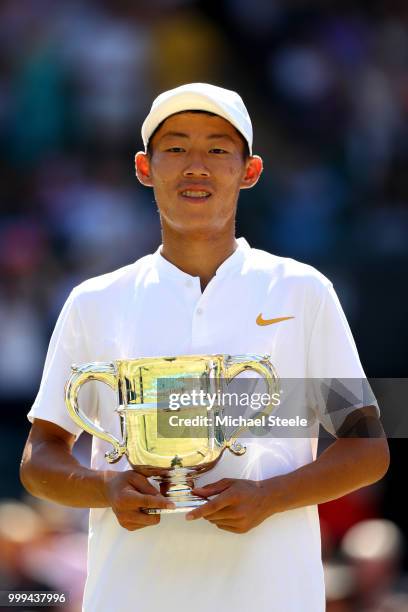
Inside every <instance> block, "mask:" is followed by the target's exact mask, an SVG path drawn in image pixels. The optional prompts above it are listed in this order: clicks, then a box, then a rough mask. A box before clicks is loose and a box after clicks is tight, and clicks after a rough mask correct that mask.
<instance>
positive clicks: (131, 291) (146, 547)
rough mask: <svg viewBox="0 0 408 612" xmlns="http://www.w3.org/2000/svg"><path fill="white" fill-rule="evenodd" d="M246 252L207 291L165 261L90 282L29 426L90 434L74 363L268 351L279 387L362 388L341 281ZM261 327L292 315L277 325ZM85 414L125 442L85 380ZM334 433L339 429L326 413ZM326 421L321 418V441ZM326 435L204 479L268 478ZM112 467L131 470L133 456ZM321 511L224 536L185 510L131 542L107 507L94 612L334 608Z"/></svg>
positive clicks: (109, 409) (99, 449)
mask: <svg viewBox="0 0 408 612" xmlns="http://www.w3.org/2000/svg"><path fill="white" fill-rule="evenodd" d="M238 245H239V246H238V249H237V250H236V251H235V252H234V253H233V254H232V255H231V256H230V257H229V258H228V259H227V260H226V261H225V262H224V263H223V264H222V265H221V266H220V267H219V268H218V270H217V273H216V275H215V277H214V278H213V279H212V280H211V281H210V283H209V284H208V285H207V287H206V288H205V290H204V292H203V293H202V292H201V288H200V279H199V278H198V277H192V276H190V275H188V274H186V273H184V272H182V271H181V270H179V269H178V268H176V267H175V266H174V265H172V264H171V263H170V262H168V261H167V260H166V259H164V258H163V257H162V256H161V254H160V248H159V249H158V250H157V251H156V253H154V254H152V255H148V256H146V257H143V258H141V259H139V260H138V261H136V262H135V263H133V264H131V265H129V266H126V267H124V268H121V269H120V270H117V271H115V272H112V273H110V274H105V275H103V276H100V277H97V278H93V279H90V280H88V281H86V282H84V283H82V284H81V285H79V286H78V287H76V288H75V289H74V290H73V291H72V293H71V295H70V296H69V298H68V300H67V302H66V304H65V306H64V308H63V310H62V312H61V314H60V317H59V319H58V322H57V324H56V327H55V330H54V333H53V336H52V338H51V341H50V346H49V350H48V354H47V359H46V363H45V367H44V373H43V378H42V382H41V386H40V390H39V392H38V395H37V398H36V400H35V402H34V405H33V406H32V408H31V410H30V412H29V414H28V418H29V419H30V420H31V421H32V420H33V419H34V418H40V419H45V420H48V421H52V422H54V423H56V424H57V425H59V426H60V427H63V428H64V429H66V430H67V431H69V432H71V433H73V434H75V435H79V434H80V433H81V430H80V429H79V428H78V427H77V426H76V425H75V424H74V423H73V421H72V420H71V418H70V417H69V415H68V413H67V410H66V407H65V404H64V385H65V382H66V380H67V379H68V377H69V375H70V368H71V364H72V363H78V364H79V363H84V362H88V361H111V360H114V359H129V358H139V357H147V356H160V355H180V354H203V353H205V354H209V353H228V354H231V355H235V354H239V355H242V354H243V353H252V354H254V353H255V354H260V355H263V354H270V355H271V361H272V363H273V365H274V367H275V368H276V370H277V373H278V375H279V376H280V378H306V377H309V378H332V377H343V378H363V377H364V372H363V370H362V367H361V364H360V361H359V358H358V354H357V350H356V347H355V344H354V341H353V338H352V335H351V332H350V329H349V326H348V324H347V321H346V319H345V316H344V314H343V311H342V309H341V306H340V304H339V301H338V299H337V297H336V294H335V292H334V290H333V287H332V285H331V283H330V281H328V280H327V278H325V277H324V276H323V275H322V274H320V273H319V272H317V271H316V270H315V269H314V268H312V267H310V266H307V265H305V264H301V263H299V262H297V261H294V260H292V259H287V258H282V257H277V256H275V255H271V254H269V253H266V252H263V251H259V250H256V249H251V248H250V247H249V245H248V244H247V242H246V241H245V240H244V239H242V238H240V239H239V240H238ZM260 314H261V315H262V318H263V319H272V318H277V317H294V318H292V319H288V320H285V321H282V322H280V323H277V324H273V325H264V326H261V325H258V324H257V323H256V320H257V318H258V315H260ZM80 402H81V406H82V408H83V409H84V410H85V411H86V412H87V413H88V415H89V416H91V418H95V419H97V421H98V422H99V423H100V425H102V427H104V429H106V430H108V431H110V432H111V433H113V434H114V435H116V436H117V437H119V438H120V431H119V420H118V417H117V414H116V413H115V412H114V410H113V408H114V406H115V395H114V393H113V391H111V390H110V389H109V388H108V387H107V386H106V385H103V384H101V383H94V382H92V383H88V384H87V385H86V386H85V387H84V388H83V390H81V394H80ZM317 417H318V419H319V420H320V422H322V423H323V424H324V425H325V426H326V428H327V429H329V430H330V429H331V427H332V426H331V423H330V419H328V418H327V415H325V414H324V413H322V414H317ZM317 429H318V421H316V434H317ZM316 446H317V444H316V439H310V438H291V439H283V438H260V439H256V440H250V441H248V449H247V452H246V454H245V455H243V456H241V457H237V456H234V455H232V454H230V453H228V452H226V453H224V455H223V457H222V459H221V461H219V462H218V464H217V466H216V467H215V468H214V469H213V470H211V471H210V472H207V473H206V474H204V475H203V476H202V477H201V478H200V480H199V482H200V484H205V483H207V482H214V481H216V480H218V479H220V478H223V477H236V478H247V479H255V480H260V479H265V478H270V477H272V476H275V475H279V474H284V473H288V472H290V471H293V470H294V469H296V468H298V467H300V466H302V465H304V464H307V463H310V462H311V461H313V460H314V459H315V456H316ZM106 450H110V447H109V445H107V444H106V443H105V442H102V441H100V440H98V439H96V438H94V440H93V449H92V467H93V468H95V469H106V468H107V467H108V466H107V463H106V461H105V458H104V453H105V451H106ZM109 469H116V470H126V469H129V465H128V463H127V461H126V459H125V458H122V459H121V461H120V462H119V463H117V464H115V465H113V466H110V467H109ZM324 599H325V598H324V583H323V571H322V563H321V551H320V529H319V519H318V513H317V507H316V506H308V507H304V508H299V509H296V510H291V511H288V512H284V513H280V514H276V515H274V516H271V517H269V518H268V519H267V520H265V521H264V522H263V523H262V524H261V525H259V526H258V527H256V528H255V529H252V530H251V531H250V532H248V533H246V534H233V533H230V532H227V531H223V530H220V529H217V528H216V527H215V526H214V525H212V524H210V523H209V522H207V521H205V520H197V521H191V522H187V521H185V517H184V515H183V514H174V515H171V514H169V515H163V516H162V517H161V522H160V524H159V525H158V526H155V527H149V528H146V529H140V530H137V531H135V532H130V531H127V530H126V529H124V528H123V527H121V526H120V525H119V523H118V522H117V520H116V517H115V515H114V514H113V512H112V510H111V509H110V508H106V509H105V508H104V509H92V510H91V512H90V530H89V556H88V578H87V583H86V588H85V596H84V610H86V612H105V611H106V612H111V611H112V610H121V611H122V612H127V611H140V612H147V611H153V612H156V611H157V612H158V611H159V610H166V612H173V611H174V612H176V611H177V612H184V611H186V612H187V611H188V612H190V610H194V611H195V612H204V611H205V612H208V610H211V609H214V607H215V608H217V609H218V608H219V607H221V606H222V605H223V604H227V605H228V607H229V608H231V609H232V610H234V612H239V611H241V610H242V611H245V612H246V611H247V610H248V609H253V608H254V607H255V608H256V609H257V610H258V611H259V612H266V611H268V612H283V611H285V612H322V611H323V610H324V609H325V603H324Z"/></svg>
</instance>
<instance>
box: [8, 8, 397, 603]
mask: <svg viewBox="0 0 408 612" xmlns="http://www.w3.org/2000/svg"><path fill="white" fill-rule="evenodd" d="M0 41H1V47H2V53H1V55H0V127H1V129H0V148H1V154H2V159H3V162H2V164H1V166H0V179H1V180H0V185H1V187H0V189H1V191H2V193H1V207H2V215H1V221H0V274H1V285H0V398H1V399H2V401H3V402H4V406H5V410H4V411H3V415H2V417H3V424H4V425H5V429H4V430H3V434H2V437H1V436H0V442H1V443H2V448H3V452H2V456H1V457H0V468H2V469H3V472H6V473H7V470H8V468H9V466H10V465H11V464H12V463H13V464H14V463H15V462H16V460H17V461H18V459H16V457H17V455H18V453H20V451H21V443H22V442H21V440H22V439H23V438H25V435H26V432H27V428H26V424H25V423H24V425H22V423H23V421H24V418H25V417H24V415H25V414H26V412H27V411H28V408H29V405H30V403H31V402H32V401H33V397H34V395H35V393H36V390H37V387H38V384H39V379H40V376H41V371H42V366H43V362H44V356H45V351H46V347H47V344H48V340H49V336H50V333H51V331H52V328H53V326H54V324H55V320H56V317H57V316H58V313H59V311H60V309H61V307H62V304H63V302H64V301H65V299H66V298H67V296H68V293H69V292H70V290H71V289H72V287H73V286H74V285H75V284H77V283H79V282H81V281H82V280H84V279H85V278H89V277H90V276H94V275H97V274H102V273H104V272H108V271H111V270H113V269H115V268H117V267H120V266H121V265H125V264H128V263H130V262H132V261H134V260H136V259H137V258H138V257H140V256H142V255H144V254H146V253H149V252H152V251H153V250H155V249H156V248H157V246H158V245H159V243H160V228H159V220H158V215H157V210H156V207H155V204H154V200H153V196H152V193H151V192H150V191H149V190H147V189H144V188H142V187H140V186H139V185H138V183H137V181H136V178H135V176H134V168H133V156H134V153H135V152H136V151H137V150H138V149H140V148H141V147H142V142H141V137H140V126H141V123H142V121H143V119H144V117H145V115H146V114H147V112H148V110H149V107H150V103H151V101H152V99H153V98H154V97H155V96H156V95H157V94H158V93H160V92H161V91H163V90H164V89H167V88H170V87H175V86H177V85H179V84H182V83H185V82H192V81H208V82H212V83H214V84H219V85H222V86H225V87H230V88H232V89H235V90H237V91H239V93H240V94H241V95H242V96H243V98H244V100H245V102H246V104H247V106H248V109H249V112H250V115H251V117H252V119H253V123H254V150H255V152H256V153H259V154H260V155H261V156H262V157H263V158H264V163H265V172H264V174H263V177H262V179H261V181H260V183H259V185H258V186H257V187H256V189H254V190H251V191H250V192H248V193H243V194H242V197H241V200H240V205H239V214H238V234H239V235H245V236H246V237H247V239H248V240H249V242H250V244H251V245H252V246H255V247H258V248H264V249H266V250H269V251H271V252H275V253H277V254H280V255H285V256H291V257H295V258H298V259H301V260H302V261H306V262H307V263H310V264H312V265H315V266H317V267H318V268H319V269H320V270H321V271H322V272H324V273H326V274H327V275H328V276H329V278H331V280H333V281H334V284H335V287H336V289H337V291H338V293H339V295H340V298H341V301H342V304H343V307H344V308H345V311H346V314H347V316H348V319H349V321H350V324H351V327H352V330H353V333H354V335H355V338H356V341H357V344H358V347H359V350H360V356H361V358H362V361H363V365H364V366H365V368H366V372H367V374H368V375H370V376H403V375H404V373H405V370H406V365H405V364H406V359H405V357H406V350H405V346H407V342H406V340H408V338H407V331H406V326H405V313H404V309H403V308H401V304H402V303H403V300H404V297H405V298H406V292H407V290H406V283H404V280H403V279H404V277H405V276H406V264H407V259H408V240H407V235H408V206H407V204H408V173H407V171H406V168H407V165H406V164H407V159H408V150H407V149H408V145H407V143H408V138H407V136H408V130H407V125H408V123H407V114H408V71H407V68H408V5H407V4H406V3H404V2H403V1H402V0H401V1H396V2H392V3H389V2H387V1H386V0H373V1H372V2H370V3H366V2H363V1H361V0H360V1H359V0H356V1H354V2H348V1H343V2H337V1H335V0H332V1H331V2H327V1H323V0H321V1H318V0H315V1H313V0H311V1H309V2H306V1H302V0H251V2H247V0H217V1H215V0H209V1H201V2H200V1H194V0H149V1H148V2H147V1H141V2H134V1H133V2H130V1H128V0H116V1H114V0H100V1H98V2H96V0H94V1H92V0H86V1H85V0H69V1H68V0H59V2H57V3H56V2H54V1H52V0H37V1H36V2H35V3H33V2H30V1H29V0H19V2H13V1H12V0H3V1H2V2H1V3H0ZM384 312H386V313H387V321H386V322H385V323H384V324H383V325H382V327H381V328H380V326H379V325H378V316H379V314H381V315H382V314H383V313H384ZM373 329H374V330H375V333H373ZM396 337H397V338H399V342H398V343H395V338H396ZM7 425H9V427H10V428H9V429H7ZM10 473H11V474H13V478H14V472H10ZM15 481H16V482H17V479H15ZM13 482H14V481H13ZM5 483H6V484H5V485H4V489H3V490H2V492H1V495H2V496H3V497H9V496H10V490H11V491H12V493H13V495H14V496H16V497H18V495H19V494H20V489H19V488H18V485H15V484H14V485H12V484H11V482H10V481H7V478H6V480H5ZM13 487H14V488H13ZM379 495H381V494H380V493H379ZM368 497H369V495H368ZM360 498H361V499H363V498H364V500H365V501H364V503H365V504H368V502H369V501H370V499H368V498H367V495H366V496H365V497H364V494H362V495H361V496H360ZM32 504H33V501H32V500H30V501H29V503H28V505H27V504H26V503H23V502H18V501H12V502H10V501H9V502H5V503H4V504H3V505H2V506H1V507H0V521H11V523H10V525H11V527H10V529H9V527H8V525H9V522H6V523H4V525H6V528H4V526H3V528H2V531H1V535H0V541H1V544H2V550H3V542H4V551H5V552H4V554H3V553H2V555H3V556H2V557H0V579H1V581H2V582H3V583H4V582H5V581H6V582H7V581H11V584H16V585H20V584H23V583H24V581H27V580H28V579H29V580H30V581H31V580H32V581H33V583H34V582H38V583H43V582H44V581H47V580H50V581H51V582H52V584H51V582H50V583H49V584H50V586H53V587H55V588H57V586H58V585H59V584H60V582H59V581H60V580H62V582H61V584H63V581H64V580H68V578H69V581H71V582H72V584H73V585H74V587H73V588H74V590H75V589H76V588H77V587H76V585H80V584H81V580H82V579H83V572H84V566H83V562H84V559H85V536H84V533H83V530H81V529H82V528H84V524H83V523H81V521H83V516H82V514H80V513H79V514H78V517H79V518H78V520H79V521H80V525H81V526H82V527H78V523H77V522H76V520H77V518H76V517H77V514H74V513H72V512H68V513H65V514H64V513H63V511H62V510H61V512H60V514H58V513H56V512H55V509H54V510H53V511H51V512H49V511H48V510H46V509H45V508H46V507H45V505H41V504H40V505H38V504H37V505H36V506H32ZM328 506H329V505H328ZM367 507H368V506H367ZM380 507H381V500H379V499H377V500H376V501H375V502H374V501H373V500H371V501H370V505H369V510H367V512H366V513H360V514H358V513H357V515H358V516H357V515H356V517H355V521H354V523H353V521H350V523H349V524H348V525H347V530H345V529H343V530H342V531H341V533H337V532H338V528H337V531H336V527H335V520H334V518H333V516H334V514H335V513H332V517H331V518H330V512H329V513H328V515H327V516H326V530H325V531H324V538H325V539H324V542H325V545H326V544H327V546H326V548H327V550H326V569H327V581H328V585H329V586H328V592H332V593H334V595H333V597H332V599H333V602H334V603H333V604H332V607H331V608H330V610H331V611H332V612H333V611H336V612H343V610H344V611H348V610H357V609H358V610H362V611H363V610H367V611H368V610H370V611H374V610H375V611H376V612H380V611H384V612H385V611H388V610H403V609H404V610H408V604H407V602H406V600H405V599H404V600H402V598H403V596H402V595H401V602H402V603H401V606H402V607H398V605H399V602H398V597H399V596H398V597H397V596H394V595H392V596H391V595H390V593H391V592H392V589H393V588H394V586H393V585H394V582H395V580H394V579H396V577H397V576H399V568H400V563H401V559H402V551H403V534H402V532H401V531H400V530H399V528H398V527H397V526H396V525H395V524H393V523H392V522H390V521H385V520H383V519H381V518H380V517H379V513H380ZM19 512H21V513H22V514H21V520H20V521H19V524H22V523H24V524H26V525H27V531H26V532H25V533H23V532H20V531H19V529H16V530H14V531H13V526H12V525H13V524H14V525H15V522H14V523H13V521H15V520H16V517H18V516H20V515H19V514H18V513H19ZM323 512H324V511H323ZM24 513H26V514H24ZM57 514H58V516H62V515H63V514H64V516H65V518H64V520H63V521H62V523H61V525H63V526H62V527H61V525H59V526H58V527H56V526H55V524H54V522H53V521H52V520H51V519H50V517H51V518H54V517H57ZM74 516H75V518H74ZM343 516H344V514H343ZM64 521H65V522H64ZM72 521H74V522H72ZM322 521H323V519H322ZM362 521H363V522H362ZM367 521H368V522H367ZM30 525H31V531H30ZM78 529H79V531H78ZM85 529H86V526H85ZM73 532H75V533H76V534H77V535H76V536H75V538H73V537H72V533H73ZM68 533H69V538H68V537H67V534H68ZM13 538H14V539H13ZM16 538H17V539H16ZM366 542H368V544H369V546H368V545H367V546H365V543H366ZM27 543H29V546H28V544H27ZM329 543H332V544H329ZM359 543H360V544H361V543H362V545H363V548H362V549H361V548H359ZM23 549H24V551H28V553H27V555H26V554H25V552H24V555H20V551H21V550H23ZM32 550H39V551H40V552H39V553H38V555H39V557H38V555H37V553H36V554H35V555H34V557H35V558H36V559H37V558H41V559H42V561H41V563H37V562H35V563H32V562H31V561H30V554H31V553H32ZM361 550H365V551H366V552H364V553H362V552H361ZM30 551H31V552H30ZM44 551H45V552H44ZM64 551H65V552H64ZM356 551H357V552H356ZM358 551H360V552H358ZM367 551H368V552H367ZM359 555H360V556H359ZM61 558H64V559H65V561H64V563H65V564H66V565H63V566H62V567H63V568H65V569H61V568H60V570H61V571H60V574H61V575H57V574H58V572H57V571H56V572H54V573H53V572H49V570H48V568H50V567H51V568H52V567H54V568H55V567H56V566H57V565H58V563H59V561H58V563H57V559H61ZM22 559H24V561H22ZM71 562H72V563H71ZM21 564H23V565H24V567H23V565H21ZM70 564H71V565H70ZM68 566H69V568H68ZM43 568H45V569H43ZM380 574H381V576H382V579H381V580H380V579H379V575H380ZM25 584H28V583H27V582H25ZM30 584H31V582H30ZM0 588H3V587H0ZM78 588H79V591H80V587H78ZM376 588H377V589H378V591H379V592H380V595H381V597H378V598H377V599H376V602H377V601H380V600H383V602H385V603H383V604H381V605H382V607H373V606H374V604H373V600H372V599H370V597H371V595H372V594H373V593H374V592H376V591H375V589H376ZM330 590H331V591H330ZM79 591H78V592H79ZM370 593H371V595H370ZM336 597H337V599H338V600H339V601H338V602H337V603H336ZM387 598H388V599H387ZM394 599H395V602H394V603H393V601H394ZM342 600H344V601H342ZM387 601H389V602H391V603H386V602H387ZM356 602H358V606H360V607H355V606H356V605H357V604H356ZM75 605H76V604H75ZM375 605H377V603H376V604H375ZM404 605H405V606H406V607H405V608H404V607H403V606H404ZM370 606H371V607H370ZM387 606H388V607H387ZM392 606H394V607H392ZM73 609H74V608H73Z"/></svg>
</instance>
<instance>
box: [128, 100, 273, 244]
mask: <svg viewBox="0 0 408 612" xmlns="http://www.w3.org/2000/svg"><path fill="white" fill-rule="evenodd" d="M151 149H152V155H151V157H149V156H147V155H146V154H145V153H142V152H139V153H138V154H137V155H136V160H135V161H136V174H137V176H138V178H139V180H140V182H141V183H142V184H143V185H146V186H149V187H153V190H154V195H155V200H156V203H157V206H158V208H159V212H160V217H161V222H162V226H163V227H166V226H167V227H169V228H171V229H173V230H174V231H176V232H181V233H184V234H185V233H189V234H192V235H193V234H197V235H203V234H205V235H211V234H213V233H214V232H219V231H223V230H225V229H227V228H228V227H229V226H231V227H233V226H234V223H235V212H236V207H237V200H238V194H239V191H240V189H245V188H249V187H252V186H253V185H254V184H255V183H256V182H257V180H258V178H259V176H260V174H261V171H262V160H261V158H260V157H258V156H252V157H249V158H247V159H244V154H243V151H244V145H243V142H242V139H241V137H240V135H239V134H238V132H237V131H236V130H235V128H234V127H233V126H232V125H231V124H230V123H229V122H228V121H226V120H225V119H223V118H222V117H218V116H212V115H208V114H206V113H191V112H183V113H178V114H177V115H172V116H171V117H169V118H168V119H166V121H165V122H164V123H163V125H162V126H161V127H160V129H159V130H158V131H157V132H156V133H155V134H154V136H153V138H152V141H151Z"/></svg>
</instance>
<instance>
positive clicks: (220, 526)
mask: <svg viewBox="0 0 408 612" xmlns="http://www.w3.org/2000/svg"><path fill="white" fill-rule="evenodd" d="M217 527H218V529H222V530H223V531H230V532H231V533H240V531H239V529H238V528H237V527H228V526H227V525H219V524H218V525H217Z"/></svg>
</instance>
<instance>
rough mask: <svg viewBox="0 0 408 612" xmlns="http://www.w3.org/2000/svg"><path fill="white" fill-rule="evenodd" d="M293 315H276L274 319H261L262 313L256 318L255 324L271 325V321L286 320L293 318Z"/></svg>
mask: <svg viewBox="0 0 408 612" xmlns="http://www.w3.org/2000/svg"><path fill="white" fill-rule="evenodd" d="M294 318H295V317H277V318H276V319H263V318H262V313H259V315H258V316H257V318H256V323H257V325H272V324H273V323H280V322H281V321H288V319H294Z"/></svg>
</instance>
